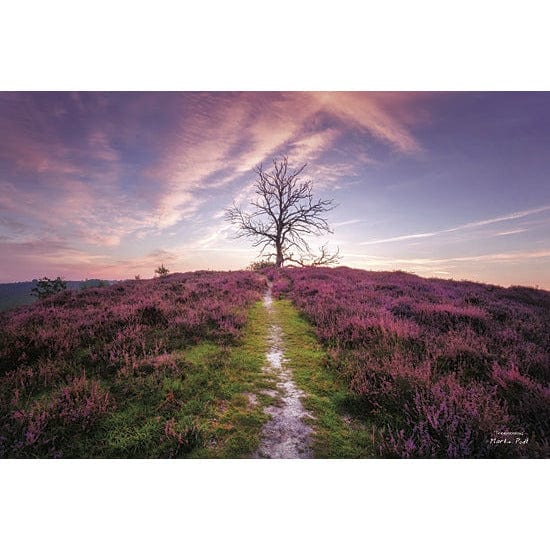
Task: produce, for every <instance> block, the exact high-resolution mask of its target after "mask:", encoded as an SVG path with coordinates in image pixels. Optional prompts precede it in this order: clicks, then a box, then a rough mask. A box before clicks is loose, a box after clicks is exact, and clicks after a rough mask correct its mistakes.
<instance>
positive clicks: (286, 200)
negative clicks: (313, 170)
mask: <svg viewBox="0 0 550 550" xmlns="http://www.w3.org/2000/svg"><path fill="white" fill-rule="evenodd" d="M306 166H307V165H306V164H304V165H303V166H302V167H300V168H298V169H296V170H293V169H292V168H290V167H289V165H288V159H287V157H282V159H281V160H277V159H273V169H272V170H271V171H270V172H268V171H266V170H264V169H263V167H262V165H259V166H257V167H256V168H255V169H254V172H255V174H256V175H257V179H256V181H255V183H254V191H255V194H256V198H255V199H253V200H252V201H251V202H250V205H251V206H252V207H253V209H252V211H250V212H247V211H245V210H243V209H242V208H241V207H240V206H238V205H237V204H235V203H234V204H233V206H231V207H230V208H228V209H227V210H226V219H227V220H228V221H230V222H231V223H232V224H233V225H234V226H235V227H236V229H237V234H236V237H237V238H241V237H247V238H250V239H252V246H254V247H261V250H260V253H259V256H264V257H265V258H267V259H268V260H270V259H274V260H275V266H276V267H281V266H282V265H283V264H284V263H285V262H291V263H295V264H298V265H329V264H334V263H337V262H338V261H339V258H340V253H339V250H337V251H336V252H334V253H331V252H329V250H328V248H327V246H326V245H323V246H322V247H321V249H320V250H319V252H318V253H314V252H313V251H312V250H311V248H310V246H309V244H308V242H307V240H306V239H308V238H309V237H311V236H320V235H323V234H325V233H332V230H331V229H330V227H329V225H328V222H327V220H326V218H325V214H326V213H327V212H329V211H331V210H333V209H334V208H335V207H336V204H335V203H334V201H333V200H332V199H328V200H322V199H314V198H313V189H312V183H313V182H312V180H310V179H306V180H302V179H301V174H302V172H303V170H304V169H305V167H306ZM266 251H268V252H267V253H266Z"/></svg>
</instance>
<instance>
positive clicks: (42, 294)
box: [31, 277, 67, 300]
mask: <svg viewBox="0 0 550 550" xmlns="http://www.w3.org/2000/svg"><path fill="white" fill-rule="evenodd" d="M66 289H67V283H66V282H65V281H63V279H61V277H57V278H56V279H49V278H48V277H42V279H40V280H38V281H37V282H36V285H35V286H34V287H33V288H32V290H31V294H32V295H33V296H36V297H37V298H39V299H40V300H43V299H44V298H48V296H53V295H54V294H57V293H58V292H62V291H63V290H66Z"/></svg>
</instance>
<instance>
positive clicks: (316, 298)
mask: <svg viewBox="0 0 550 550" xmlns="http://www.w3.org/2000/svg"><path fill="white" fill-rule="evenodd" d="M268 278H269V279H271V280H272V281H273V294H274V295H275V296H276V297H278V298H279V299H278V300H277V301H276V302H277V303H276V304H275V305H276V310H277V311H278V313H277V316H278V317H277V319H279V321H278V322H279V323H280V327H279V328H280V340H281V353H284V355H285V357H286V359H285V361H287V362H288V364H289V366H290V368H291V370H292V371H293V372H294V377H295V379H296V384H297V385H298V386H299V387H300V388H301V391H304V392H305V394H306V396H307V397H306V398H305V404H306V406H307V407H309V408H310V410H311V411H312V414H311V415H310V416H311V419H310V420H309V422H310V423H311V425H312V427H313V431H314V434H313V449H314V451H315V456H348V457H353V456H355V457H404V458H409V457H451V458H458V457H515V456H521V457H548V456H550V451H549V433H550V427H549V415H548V411H549V410H550V390H549V382H550V293H548V292H545V291H541V290H535V289H531V288H525V287H511V288H502V287H498V286H494V285H483V284H478V283H471V282H456V281H444V280H440V279H424V278H421V277H417V276H415V275H411V274H407V273H402V272H391V273H389V272H388V273H381V272H368V271H362V270H355V269H350V268H345V267H339V268H292V269H290V268H289V269H284V270H281V271H275V270H273V269H266V270H264V271H263V272H262V273H254V272H246V271H239V272H206V271H202V272H193V273H183V274H174V275H169V276H166V277H160V278H158V279H152V280H142V281H126V282H123V283H117V284H114V285H111V286H109V287H106V288H90V289H85V290H82V291H75V290H68V291H65V292H62V293H60V294H58V295H56V296H53V297H51V298H48V299H45V300H43V301H40V302H39V303H35V304H32V305H29V306H23V307H20V308H18V309H16V310H13V311H7V312H3V313H0V377H1V378H0V419H1V420H0V456H4V457H39V456H43V457H61V456H63V457H180V456H181V457H183V456H185V457H187V456H189V457H238V456H251V455H252V454H253V452H254V450H255V449H256V448H257V446H258V444H259V438H260V434H261V431H262V426H264V425H265V422H266V420H268V417H269V414H268V412H266V411H269V410H271V411H273V410H274V409H273V407H272V408H271V409H269V405H270V403H273V402H274V400H275V398H274V397H273V395H274V393H273V392H274V388H275V386H276V384H275V382H274V380H273V379H272V378H270V377H269V376H268V375H266V374H265V373H264V372H263V371H262V365H263V364H264V363H265V360H266V351H267V342H268V341H272V340H273V336H272V335H271V336H270V334H272V333H273V326H270V325H269V323H270V321H268V320H267V318H266V316H265V312H264V311H263V309H262V302H261V300H260V299H261V297H262V295H263V294H264V292H265V291H266V289H267V280H268ZM278 330H279V329H278ZM270 338H271V340H270ZM352 440H353V441H352Z"/></svg>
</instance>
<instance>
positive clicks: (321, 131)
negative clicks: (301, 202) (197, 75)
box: [0, 92, 550, 289]
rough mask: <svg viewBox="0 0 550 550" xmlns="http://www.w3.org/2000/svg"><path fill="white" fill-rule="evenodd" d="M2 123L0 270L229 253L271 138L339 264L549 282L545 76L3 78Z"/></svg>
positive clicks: (549, 111)
mask: <svg viewBox="0 0 550 550" xmlns="http://www.w3.org/2000/svg"><path fill="white" fill-rule="evenodd" d="M0 138H1V141H0V258H1V261H0V282H13V281H25V280H32V279H34V278H39V277H43V276H48V277H56V276H61V277H63V278H64V279H68V280H81V279H85V278H97V277H99V278H104V279H126V278H133V277H134V276H135V275H140V276H141V277H142V278H149V277H152V276H153V275H154V270H155V268H156V267H157V266H159V265H160V264H161V263H164V265H165V266H166V267H168V268H169V269H170V271H171V272H177V271H190V270H196V269H216V270H218V269H223V270H225V269H241V268H245V267H246V266H247V265H249V264H250V263H251V262H252V261H254V260H255V259H256V254H257V250H255V249H253V248H251V246H250V243H249V242H247V241H246V240H242V239H240V240H238V239H235V238H234V231H233V229H232V228H231V226H230V225H229V224H228V222H227V221H226V220H225V219H224V211H225V209H226V208H227V207H229V206H230V205H231V204H232V203H233V202H234V201H236V202H237V203H239V204H242V205H243V206H244V205H246V204H247V203H248V201H249V200H250V198H251V197H252V193H253V188H252V186H253V183H254V180H255V175H254V173H253V168H254V167H255V166H257V165H258V164H260V163H262V164H263V165H264V167H269V165H270V163H271V162H272V159H273V158H274V157H279V156H280V155H286V156H287V157H288V159H289V163H290V164H291V165H293V166H296V167H298V166H300V165H302V164H304V163H307V167H306V169H305V171H304V175H305V176H306V177H308V178H311V179H312V181H313V190H314V195H315V196H316V197H319V198H331V199H334V201H335V202H336V203H337V204H338V206H337V208H335V209H334V210H333V211H332V212H330V214H329V215H328V219H329V222H330V224H331V226H332V228H333V230H334V232H333V234H331V235H328V236H327V237H326V238H324V239H321V240H318V241H317V243H314V244H322V243H324V242H328V244H329V246H330V247H332V248H333V249H334V248H335V247H339V248H340V252H341V255H342V261H341V263H342V264H343V265H348V266H351V267H357V268H364V269H373V270H384V271H386V270H396V269H400V270H404V271H409V272H412V273H416V274H418V275H421V276H425V277H439V278H444V279H450V278H453V279H456V280H461V279H468V280H474V281H480V282H488V283H495V284H500V285H504V286H508V285H514V284H520V285H528V286H539V287H540V288H546V289H550V179H549V178H550V154H549V153H548V151H550V93H543V92H539V93H529V92H522V93H512V92H491V93H484V92H456V93H455V92H440V93H438V92H414V93H412V92H391V93H390V92H243V93H239V92H227V93H225V92H212V93H208V92H184V93H171V92H170V93H169V92H158V93H150V92H143V93H140V92H128V93H126V92H124V93H115V92H106V93H98V92H90V93H82V92H73V93H69V92H63V93H61V92H59V93H58V92H47V93H46V92H26V93H23V92H12V93H2V94H0Z"/></svg>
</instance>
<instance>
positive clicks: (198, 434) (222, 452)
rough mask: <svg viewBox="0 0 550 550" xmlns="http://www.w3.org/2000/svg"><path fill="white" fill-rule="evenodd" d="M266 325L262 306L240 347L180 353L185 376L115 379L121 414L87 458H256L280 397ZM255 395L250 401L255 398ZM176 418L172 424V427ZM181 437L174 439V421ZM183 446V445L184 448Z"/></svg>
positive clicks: (85, 451)
mask: <svg viewBox="0 0 550 550" xmlns="http://www.w3.org/2000/svg"><path fill="white" fill-rule="evenodd" d="M266 333H267V319H266V311H265V308H264V307H263V305H262V303H261V302H258V303H257V304H255V305H254V306H253V307H252V308H251V310H250V312H249V318H248V324H247V327H246V329H245V331H244V334H243V337H242V338H241V340H240V342H239V343H238V344H236V345H234V346H220V345H217V344H215V343H212V342H202V343H200V344H197V345H194V346H192V347H187V348H182V349H181V350H179V351H177V352H175V353H174V354H173V358H174V360H175V362H176V363H177V365H178V367H179V370H180V371H181V373H182V374H179V375H176V376H174V375H171V374H170V371H166V372H165V373H163V374H162V375H161V376H160V377H159V375H158V372H157V373H152V374H150V375H148V376H143V375H140V376H139V377H138V378H136V379H132V380H122V381H120V380H118V381H117V380H115V381H113V382H112V383H111V384H110V387H109V389H110V391H111V392H112V393H113V395H114V396H115V397H116V400H117V410H116V411H115V412H114V413H112V414H110V415H109V416H107V417H106V418H105V419H104V420H103V421H102V423H101V425H100V426H99V427H98V428H97V430H95V432H96V433H95V434H94V437H93V438H91V439H89V440H88V441H87V444H86V445H84V447H82V446H79V448H78V454H79V455H80V456H90V457H113V458H115V457H128V458H131V457H136V458H145V457H147V458H158V457H167V456H173V457H189V458H240V457H246V456H248V455H250V454H251V453H252V452H254V451H255V450H256V448H257V446H258V444H259V440H260V433H261V429H262V426H263V424H264V423H265V421H266V420H267V416H266V415H265V414H264V413H263V410H264V407H266V406H267V405H268V404H269V403H271V402H272V401H273V398H271V397H269V396H268V395H266V394H262V391H264V390H267V389H271V388H273V387H274V381H273V380H271V379H269V378H268V377H266V375H265V374H263V372H262V366H263V364H264V361H265V352H266V345H267V344H266ZM249 396H250V397H249ZM172 419H173V420H172ZM172 421H173V426H174V431H175V433H176V434H179V439H178V436H177V435H176V436H173V437H170V436H167V434H166V431H165V430H166V423H167V422H172ZM180 439H181V441H180Z"/></svg>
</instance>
